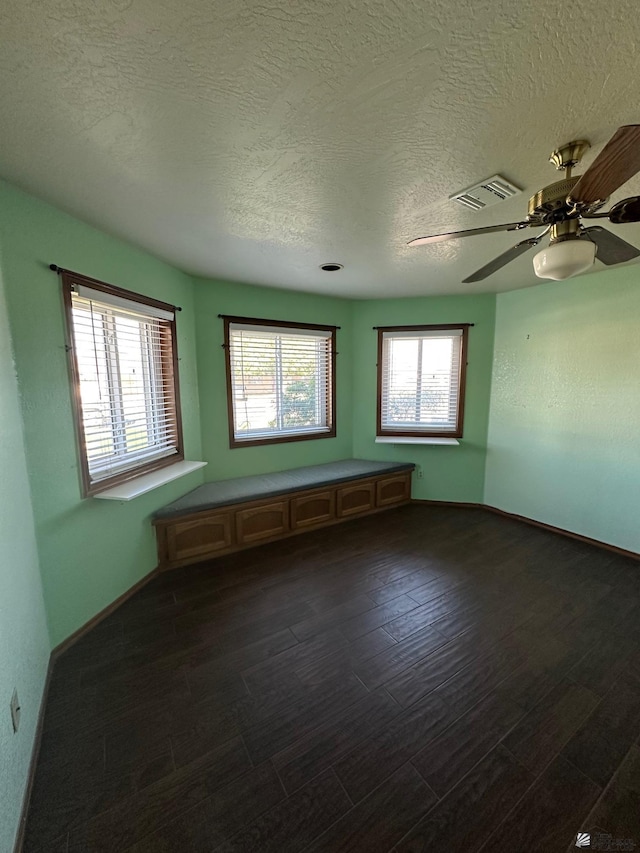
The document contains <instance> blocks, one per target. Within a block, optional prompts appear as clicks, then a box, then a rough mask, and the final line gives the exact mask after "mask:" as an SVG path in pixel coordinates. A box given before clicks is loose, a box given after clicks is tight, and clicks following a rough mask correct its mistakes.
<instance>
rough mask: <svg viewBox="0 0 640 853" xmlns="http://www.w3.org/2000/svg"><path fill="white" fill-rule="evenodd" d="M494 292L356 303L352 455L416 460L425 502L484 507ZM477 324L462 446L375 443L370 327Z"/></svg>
mask: <svg viewBox="0 0 640 853" xmlns="http://www.w3.org/2000/svg"><path fill="white" fill-rule="evenodd" d="M494 312H495V296H494V294H480V295H478V296H433V297H425V298H420V299H378V300H368V301H363V302H356V303H354V323H353V329H354V340H353V348H354V364H353V371H354V372H353V388H354V395H353V453H354V456H356V457H358V458H360V459H388V460H393V461H395V460H399V461H403V462H404V461H407V462H415V463H416V464H417V465H419V466H420V467H421V469H422V473H423V477H422V479H419V478H417V477H416V476H415V475H414V479H413V489H412V494H413V497H414V498H418V499H420V500H440V501H461V502H465V501H471V502H473V503H475V502H480V501H482V494H483V487H484V468H485V446H486V440H487V421H488V416H489V394H490V390H491V363H492V353H493V326H494ZM419 323H424V324H438V323H443V324H444V323H474V324H475V325H474V326H473V328H471V329H469V351H468V368H467V393H466V405H465V417H464V437H463V438H462V440H461V442H460V444H459V445H458V446H448V447H447V446H437V445H407V444H405V445H402V444H376V443H375V435H376V393H377V388H376V383H377V373H376V360H377V332H376V331H375V330H374V329H373V326H401V325H413V324H419Z"/></svg>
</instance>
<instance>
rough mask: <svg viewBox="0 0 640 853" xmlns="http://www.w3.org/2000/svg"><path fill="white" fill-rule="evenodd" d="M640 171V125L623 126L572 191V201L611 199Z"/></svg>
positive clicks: (589, 201)
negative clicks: (613, 194) (610, 197)
mask: <svg viewBox="0 0 640 853" xmlns="http://www.w3.org/2000/svg"><path fill="white" fill-rule="evenodd" d="M636 172H640V125H638V124H628V125H625V126H623V127H619V128H618V129H617V131H616V132H615V133H614V134H613V136H612V137H611V139H610V140H609V141H608V142H607V144H606V145H605V146H604V148H603V149H602V151H601V152H600V153H599V154H598V156H597V157H596V159H595V160H594V161H593V163H592V164H591V165H590V166H589V168H588V169H587V171H586V172H585V173H584V175H582V177H581V178H580V180H579V181H578V183H577V184H576V185H575V187H574V188H573V189H572V190H571V200H572V201H577V202H584V203H586V204H590V203H592V202H595V201H599V200H604V199H606V198H608V197H609V196H610V195H611V193H614V192H615V191H616V190H617V189H618V187H621V186H622V185H623V184H624V183H626V182H627V181H628V180H629V178H632V177H633V176H634V175H635V174H636Z"/></svg>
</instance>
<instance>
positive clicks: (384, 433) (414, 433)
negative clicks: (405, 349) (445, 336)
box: [376, 323, 473, 438]
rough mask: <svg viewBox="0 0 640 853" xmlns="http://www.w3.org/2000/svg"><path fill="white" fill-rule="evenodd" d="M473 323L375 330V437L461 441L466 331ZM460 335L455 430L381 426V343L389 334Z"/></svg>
mask: <svg viewBox="0 0 640 853" xmlns="http://www.w3.org/2000/svg"><path fill="white" fill-rule="evenodd" d="M472 325H473V323H442V324H434V325H424V324H421V325H419V326H417V325H416V326H376V328H377V330H378V363H377V365H376V366H377V374H378V378H377V408H376V437H378V438H385V437H394V436H397V437H398V438H400V437H406V438H462V436H463V426H464V404H465V395H466V384H467V352H468V343H469V327H470V326H472ZM453 330H455V331H461V332H462V334H461V336H460V338H461V350H460V374H459V377H458V408H457V412H456V426H455V430H426V429H421V430H391V429H384V428H383V426H382V376H383V364H382V360H383V340H384V334H385V333H389V332H447V331H453Z"/></svg>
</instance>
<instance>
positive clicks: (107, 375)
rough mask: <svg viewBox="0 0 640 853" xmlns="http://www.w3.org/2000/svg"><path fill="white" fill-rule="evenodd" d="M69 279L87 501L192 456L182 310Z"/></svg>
mask: <svg viewBox="0 0 640 853" xmlns="http://www.w3.org/2000/svg"><path fill="white" fill-rule="evenodd" d="M61 274H62V286H63V292H64V300H65V308H66V315H67V332H68V340H67V352H68V353H69V368H70V373H71V379H72V385H73V405H74V412H75V420H76V433H77V437H78V448H79V456H80V469H81V474H82V484H83V492H84V495H85V496H87V495H92V494H96V493H98V492H102V491H104V490H105V489H108V488H111V487H112V486H114V485H116V484H118V483H121V482H124V481H125V480H130V479H132V478H133V477H137V476H139V475H140V474H142V473H147V472H148V471H152V470H155V469H156V468H161V467H164V466H165V465H171V464H173V463H174V462H177V461H179V460H181V459H183V458H184V455H183V452H182V429H181V419H180V408H179V393H178V370H177V364H178V362H177V350H176V336H175V319H174V311H175V308H174V307H173V306H172V305H167V304H166V303H164V302H158V301H157V300H155V299H149V298H147V297H145V296H139V295H137V294H135V293H130V292H128V291H126V290H122V289H121V288H119V287H113V286H112V285H108V284H104V283H103V282H99V281H95V280H94V279H90V278H85V277H84V276H80V275H76V274H75V273H70V272H67V271H62V273H61Z"/></svg>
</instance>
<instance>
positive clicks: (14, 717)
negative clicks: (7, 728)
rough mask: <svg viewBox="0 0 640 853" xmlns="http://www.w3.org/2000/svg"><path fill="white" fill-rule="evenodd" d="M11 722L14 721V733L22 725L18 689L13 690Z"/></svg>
mask: <svg viewBox="0 0 640 853" xmlns="http://www.w3.org/2000/svg"><path fill="white" fill-rule="evenodd" d="M11 722H12V723H13V731H14V733H15V732H17V731H18V728H19V726H20V700H19V699H18V691H17V690H14V691H13V696H12V697H11Z"/></svg>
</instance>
